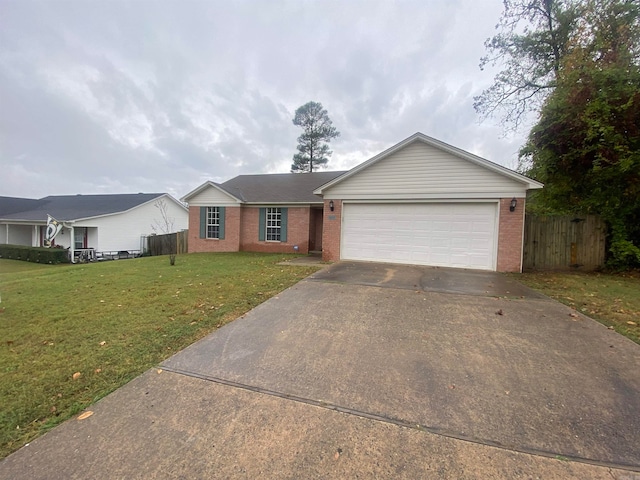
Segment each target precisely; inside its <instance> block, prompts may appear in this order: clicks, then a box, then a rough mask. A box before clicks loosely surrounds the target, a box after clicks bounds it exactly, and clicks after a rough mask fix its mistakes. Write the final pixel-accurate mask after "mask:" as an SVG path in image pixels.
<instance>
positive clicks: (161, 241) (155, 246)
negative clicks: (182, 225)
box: [147, 230, 189, 256]
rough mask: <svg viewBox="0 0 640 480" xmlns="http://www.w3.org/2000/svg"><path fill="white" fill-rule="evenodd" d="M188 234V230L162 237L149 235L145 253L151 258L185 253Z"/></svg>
mask: <svg viewBox="0 0 640 480" xmlns="http://www.w3.org/2000/svg"><path fill="white" fill-rule="evenodd" d="M188 234H189V231H188V230H183V231H181V232H176V233H167V234H164V235H149V236H148V237H147V252H148V253H149V255H152V256H156V255H170V254H173V253H178V254H180V253H187V250H188V244H187V238H188V236H189V235H188Z"/></svg>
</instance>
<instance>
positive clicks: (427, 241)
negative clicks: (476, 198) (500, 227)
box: [341, 202, 498, 270]
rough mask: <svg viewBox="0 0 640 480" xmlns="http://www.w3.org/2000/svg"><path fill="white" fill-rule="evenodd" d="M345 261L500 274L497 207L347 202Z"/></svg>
mask: <svg viewBox="0 0 640 480" xmlns="http://www.w3.org/2000/svg"><path fill="white" fill-rule="evenodd" d="M342 217H343V224H342V240H341V246H342V248H341V257H342V259H343V260H366V261H378V262H380V261H382V262H391V263H406V264H416V265H432V266H441V267H456V268H471V269H479V270H495V269H496V253H497V233H496V231H497V228H496V227H497V217H498V203H497V202H477V203H475V202H473V203H471V202H470V203H462V202H460V203H458V202H447V203H444V202H433V203H429V202H427V203H346V202H345V204H344V205H343V211H342Z"/></svg>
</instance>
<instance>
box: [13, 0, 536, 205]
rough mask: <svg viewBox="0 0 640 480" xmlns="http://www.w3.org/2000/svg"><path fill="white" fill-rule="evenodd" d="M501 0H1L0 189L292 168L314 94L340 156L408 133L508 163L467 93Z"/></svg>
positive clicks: (160, 184)
mask: <svg viewBox="0 0 640 480" xmlns="http://www.w3.org/2000/svg"><path fill="white" fill-rule="evenodd" d="M501 10H502V2H501V0H415V1H410V0H407V1H353V0H342V1H312V0H307V1H305V0H292V1H271V0H254V1H238V2H233V1H229V0H226V1H214V0H209V1H188V0H187V1H184V0H181V1H167V0H160V1H112V0H109V1H106V0H103V1H96V0H82V1H57V0H48V1H43V2H34V1H29V0H0V169H1V170H0V195H4V196H20V197H30V198H40V197H43V196H46V195H59V194H75V193H84V194H90V193H131V192H169V193H171V194H172V195H174V196H175V197H177V198H180V197H182V196H183V195H185V194H186V193H188V192H189V191H191V190H192V189H194V188H195V187H197V186H198V185H200V184H201V183H203V182H204V181H206V180H213V181H216V182H221V181H225V180H228V179H229V178H232V177H234V176H236V175H238V174H242V173H281V172H288V171H290V166H291V160H292V156H293V154H294V153H295V151H296V150H295V147H296V138H297V137H298V135H299V134H300V133H301V130H300V129H299V127H296V126H294V125H293V124H292V121H291V120H292V118H293V115H294V112H295V110H296V108H298V107H299V106H301V105H303V104H304V103H306V102H308V101H311V100H313V101H317V102H320V103H322V104H323V106H324V107H325V108H326V109H327V110H328V112H329V116H330V117H331V119H332V120H333V123H334V125H335V126H336V127H337V128H338V130H339V131H340V132H341V136H340V137H339V138H337V139H335V140H334V141H333V142H332V143H331V148H332V150H333V152H334V153H333V156H332V157H331V159H330V161H329V169H331V170H341V169H348V168H350V167H353V166H354V165H356V164H358V163H360V162H362V161H364V160H366V159H368V158H370V157H371V156H373V155H375V154H377V153H379V152H381V151H382V150H384V149H386V148H388V147H390V146H392V145H394V144H395V143H398V142H399V141H401V140H403V139H404V138H406V137H408V136H410V135H412V134H413V133H415V132H418V131H420V132H422V133H424V134H426V135H429V136H432V137H435V138H437V139H439V140H442V141H445V142H447V143H450V144H452V145H455V146H457V147H460V148H463V149H465V150H468V151H470V152H473V153H475V154H477V155H480V156H482V157H484V158H487V159H489V160H491V161H494V162H496V163H500V164H502V165H505V166H507V167H509V168H515V167H516V165H517V151H518V148H519V147H520V145H521V144H522V143H523V136H524V134H523V133H520V134H517V135H514V134H510V135H509V136H507V137H505V136H504V135H503V132H502V129H501V128H500V127H499V125H498V122H497V120H496V121H485V122H483V123H480V121H479V120H480V119H479V117H478V115H477V114H476V113H475V111H474V109H473V97H474V95H478V94H479V93H480V92H481V91H482V90H483V89H484V88H486V87H487V86H489V85H490V84H491V83H492V80H493V75H494V73H495V71H491V70H489V71H481V70H480V69H479V67H478V63H479V59H480V57H481V56H482V55H483V54H484V45H483V43H484V40H485V39H486V38H487V37H489V36H491V35H493V34H494V32H495V30H494V27H495V25H496V23H497V21H498V18H499V16H500V13H501Z"/></svg>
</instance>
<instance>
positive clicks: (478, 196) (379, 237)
mask: <svg viewBox="0 0 640 480" xmlns="http://www.w3.org/2000/svg"><path fill="white" fill-rule="evenodd" d="M314 185H315V186H314ZM307 188H308V190H305V189H307ZM538 188H542V184H541V183H539V182H536V181H535V180H531V179H530V178H527V177H525V176H523V175H520V174H518V173H516V172H514V171H512V170H510V169H508V168H505V167H502V166H500V165H498V164H495V163H493V162H490V161H488V160H485V159H483V158H480V157H478V156H476V155H473V154H471V153H468V152H465V151H464V150H460V149H459V148H456V147H453V146H451V145H447V144H446V143H443V142H440V141H438V140H435V139H433V138H431V137H428V136H426V135H423V134H421V133H416V134H415V135H412V136H411V137H409V138H407V139H405V140H403V141H402V142H400V143H398V144H397V145H395V146H393V147H391V148H389V149H388V150H385V151H384V152H382V153H380V154H379V155H376V156H375V157H373V158H371V159H370V160H368V161H366V162H364V163H362V164H360V165H358V166H356V167H354V168H352V169H351V170H349V171H348V172H320V173H295V174H281V175H241V176H239V177H236V178H234V179H232V180H229V181H228V182H225V183H222V184H216V183H213V182H207V183H205V184H203V185H201V186H200V187H198V188H197V189H195V190H194V191H192V192H191V193H189V194H187V195H186V196H185V197H184V198H183V199H182V200H183V201H185V202H187V203H188V204H189V226H190V228H189V251H190V252H203V251H238V250H247V251H271V252H292V251H294V248H293V247H294V246H297V247H298V251H300V252H302V253H306V252H307V251H309V250H322V255H323V259H324V260H326V261H336V260H341V259H342V260H365V261H380V262H391V263H404V264H419V265H432V266H443V267H456V268H470V269H480V270H497V271H504V272H519V271H521V269H522V244H523V229H524V206H525V196H526V192H527V190H530V189H538ZM314 195H315V197H314ZM320 231H321V232H322V235H320Z"/></svg>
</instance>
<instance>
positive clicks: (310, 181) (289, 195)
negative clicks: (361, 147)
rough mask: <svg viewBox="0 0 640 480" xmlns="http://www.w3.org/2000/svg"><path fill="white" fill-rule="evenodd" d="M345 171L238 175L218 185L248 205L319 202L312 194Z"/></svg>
mask: <svg viewBox="0 0 640 480" xmlns="http://www.w3.org/2000/svg"><path fill="white" fill-rule="evenodd" d="M343 173H345V172H343V171H342V172H312V173H276V174H266V175H265V174H262V175H238V176H237V177H235V178H232V179H231V180H228V181H226V182H224V183H221V184H218V185H219V186H220V187H221V188H223V189H224V190H226V191H227V192H229V193H230V194H231V195H233V196H234V197H236V198H238V199H239V200H242V201H243V202H248V203H318V202H322V198H321V197H320V196H318V195H314V194H313V191H314V190H315V189H316V188H318V187H320V186H322V185H324V184H325V183H327V182H330V181H331V180H333V179H334V178H336V177H338V176H340V175H342V174H343Z"/></svg>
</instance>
